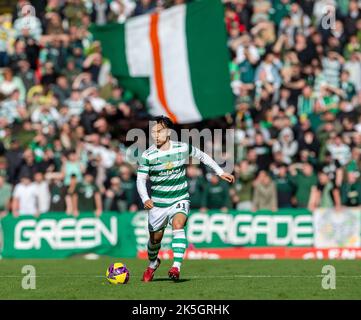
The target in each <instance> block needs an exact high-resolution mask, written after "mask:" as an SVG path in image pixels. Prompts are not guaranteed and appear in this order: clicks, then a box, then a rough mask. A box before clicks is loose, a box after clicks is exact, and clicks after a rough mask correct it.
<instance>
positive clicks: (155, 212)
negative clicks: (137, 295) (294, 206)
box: [137, 116, 234, 282]
mask: <svg viewBox="0 0 361 320" xmlns="http://www.w3.org/2000/svg"><path fill="white" fill-rule="evenodd" d="M172 126H173V123H172V121H171V120H170V119H169V118H167V117H164V116H160V117H156V118H155V125H154V126H153V127H152V128H151V135H152V138H153V140H154V141H155V144H153V145H152V146H150V147H149V148H148V149H147V150H145V151H144V152H143V154H142V156H141V160H140V161H139V162H140V163H139V167H138V172H137V188H138V192H139V195H140V197H141V199H142V201H143V204H144V208H145V209H146V210H149V215H148V229H149V233H150V238H149V241H148V259H149V266H148V267H147V269H146V270H145V272H144V274H143V278H142V280H143V281H145V282H149V281H152V279H153V276H154V273H155V271H156V270H157V268H158V267H159V265H160V262H161V261H160V259H159V258H158V252H159V249H160V246H161V241H162V238H163V233H164V230H165V228H166V227H167V224H168V223H169V224H170V225H171V226H172V229H173V240H172V250H173V256H174V262H173V266H172V267H171V269H170V270H169V272H168V276H169V278H170V279H173V280H178V279H179V274H180V267H181V264H182V261H183V256H184V253H185V250H186V247H187V239H186V235H185V232H184V226H185V224H186V221H187V216H188V212H189V194H188V184H187V179H186V170H185V164H186V162H187V160H188V158H189V157H194V158H197V159H199V160H200V161H202V162H203V163H204V164H205V165H207V166H209V167H210V168H212V169H213V170H214V171H215V173H216V174H217V175H218V176H219V177H220V178H221V179H223V180H225V181H227V182H229V183H233V182H234V176H233V175H231V174H228V173H226V172H224V171H223V169H222V168H221V167H219V166H218V164H217V163H216V162H215V161H214V160H213V159H212V158H210V157H209V156H208V155H207V154H206V153H204V152H202V151H201V150H199V149H197V148H195V147H193V146H192V145H189V144H186V143H182V142H176V141H172V140H170V134H171V128H172ZM148 177H149V178H150V183H151V197H150V196H149V195H148V192H147V188H146V180H147V178H148Z"/></svg>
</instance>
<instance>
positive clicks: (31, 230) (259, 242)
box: [0, 209, 361, 259]
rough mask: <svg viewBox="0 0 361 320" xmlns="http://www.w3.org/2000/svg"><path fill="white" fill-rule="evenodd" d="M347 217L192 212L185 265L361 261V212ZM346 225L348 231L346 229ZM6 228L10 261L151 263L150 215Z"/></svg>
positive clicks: (40, 221)
mask: <svg viewBox="0 0 361 320" xmlns="http://www.w3.org/2000/svg"><path fill="white" fill-rule="evenodd" d="M344 213H345V217H343V218H342V219H343V220H342V219H341V218H340V217H338V216H335V217H333V216H332V215H333V214H340V213H332V211H329V210H326V211H317V212H315V215H314V216H313V215H312V214H311V212H309V211H308V210H302V209H299V210H294V209H287V210H280V211H277V212H269V211H258V212H241V211H237V210H230V211H229V212H228V213H221V212H219V211H217V210H212V211H209V212H207V213H201V212H198V211H192V212H191V213H190V214H189V219H188V222H187V227H186V232H187V238H188V242H189V247H188V250H187V253H186V258H188V259H222V258H248V259H276V258H287V259H292V258H303V259H324V258H344V259H352V258H354V259H356V258H361V251H360V249H356V248H354V249H353V247H356V246H358V244H359V238H360V226H359V224H360V212H358V211H355V210H346V211H345V212H344ZM341 220H342V223H343V226H344V228H342V227H341V225H339V223H341ZM351 224H352V226H351ZM355 225H358V226H356V227H355ZM330 226H331V227H330ZM332 226H333V227H332ZM0 229H2V231H3V248H2V250H1V255H2V256H3V257H4V258H65V257H69V256H73V255H80V254H85V253H96V254H99V255H109V256H114V257H118V258H119V257H124V258H126V257H136V256H138V257H140V258H146V257H147V252H146V247H147V242H148V229H147V213H146V211H139V212H137V213H130V212H124V213H116V212H104V213H103V214H102V216H101V217H100V218H96V217H95V216H94V214H93V213H82V214H81V216H80V217H78V218H74V217H70V216H67V215H66V214H64V213H48V214H44V215H41V216H40V217H39V218H33V217H28V216H25V217H19V218H13V217H12V216H11V215H8V216H7V217H5V218H3V219H2V220H1V221H0ZM343 229H345V230H343ZM342 230H343V231H342ZM171 237H172V232H171V228H170V227H169V228H167V229H166V231H165V235H164V238H163V241H162V251H161V253H160V255H161V257H162V258H164V259H167V258H171V256H172V252H171V239H172V238H171ZM315 245H317V246H318V247H319V248H316V246H315ZM327 245H329V246H327ZM326 247H327V249H325V248H326Z"/></svg>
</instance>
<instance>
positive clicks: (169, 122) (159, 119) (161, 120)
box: [153, 116, 174, 129]
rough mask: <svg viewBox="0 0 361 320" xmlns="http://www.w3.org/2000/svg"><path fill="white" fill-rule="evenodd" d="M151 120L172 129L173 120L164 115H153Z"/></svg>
mask: <svg viewBox="0 0 361 320" xmlns="http://www.w3.org/2000/svg"><path fill="white" fill-rule="evenodd" d="M153 121H156V122H157V124H158V123H160V124H161V125H163V126H164V127H165V128H168V129H172V128H173V126H174V123H173V121H172V120H171V119H169V118H168V117H166V116H157V117H154V119H153Z"/></svg>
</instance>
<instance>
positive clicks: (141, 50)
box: [125, 15, 153, 77]
mask: <svg viewBox="0 0 361 320" xmlns="http://www.w3.org/2000/svg"><path fill="white" fill-rule="evenodd" d="M149 31H150V15H142V16H139V17H135V18H132V19H129V21H128V22H127V23H126V24H125V47H126V57H127V63H128V70H129V75H130V76H131V77H149V75H150V74H151V73H152V72H153V71H152V68H153V63H152V51H151V45H150V38H149Z"/></svg>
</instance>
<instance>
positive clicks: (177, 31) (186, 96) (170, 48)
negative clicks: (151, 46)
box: [158, 5, 202, 123]
mask: <svg viewBox="0 0 361 320" xmlns="http://www.w3.org/2000/svg"><path fill="white" fill-rule="evenodd" d="M186 13H187V7H186V5H178V6H175V7H173V8H170V9H168V10H165V11H163V12H162V13H161V14H160V20H159V26H158V37H159V42H160V47H161V58H162V71H163V80H164V87H165V94H166V98H167V101H168V104H169V108H170V110H171V111H172V112H173V113H174V114H175V115H176V117H177V118H178V119H181V120H182V122H183V123H184V122H196V121H200V120H202V116H201V114H200V113H199V111H198V109H197V107H196V103H195V101H194V97H193V90H192V82H191V77H190V69H189V68H190V66H189V61H188V50H187V35H186Z"/></svg>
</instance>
